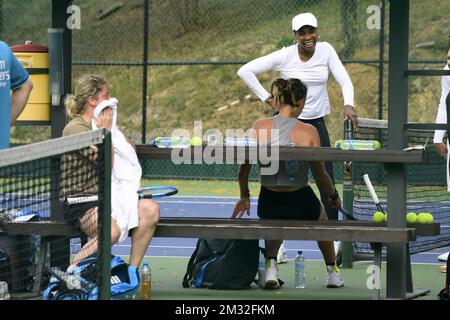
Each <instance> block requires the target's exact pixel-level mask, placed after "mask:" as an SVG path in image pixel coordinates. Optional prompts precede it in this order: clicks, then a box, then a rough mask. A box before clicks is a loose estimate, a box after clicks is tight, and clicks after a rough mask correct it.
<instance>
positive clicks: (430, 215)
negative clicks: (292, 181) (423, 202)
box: [426, 213, 433, 223]
mask: <svg viewBox="0 0 450 320" xmlns="http://www.w3.org/2000/svg"><path fill="white" fill-rule="evenodd" d="M426 217H427V223H433V215H432V214H431V213H426Z"/></svg>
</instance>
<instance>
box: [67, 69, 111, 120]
mask: <svg viewBox="0 0 450 320" xmlns="http://www.w3.org/2000/svg"><path fill="white" fill-rule="evenodd" d="M105 84H106V81H105V80H104V79H103V77H102V76H99V75H94V74H85V75H83V76H81V77H80V78H79V79H78V80H77V83H76V86H75V94H74V95H71V96H68V97H67V98H66V100H64V105H65V107H66V113H67V115H68V116H69V117H70V118H71V119H73V118H74V117H76V116H78V115H80V114H81V113H82V112H83V111H84V109H85V108H86V104H87V102H88V99H89V97H96V96H97V95H98V93H99V92H100V91H101V90H102V86H103V85H105Z"/></svg>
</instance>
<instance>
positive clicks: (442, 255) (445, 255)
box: [438, 252, 448, 261]
mask: <svg viewBox="0 0 450 320" xmlns="http://www.w3.org/2000/svg"><path fill="white" fill-rule="evenodd" d="M438 259H439V261H447V259H448V252H446V253H443V254H441V255H440V256H439V257H438Z"/></svg>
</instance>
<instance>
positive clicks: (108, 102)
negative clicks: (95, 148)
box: [92, 98, 119, 131]
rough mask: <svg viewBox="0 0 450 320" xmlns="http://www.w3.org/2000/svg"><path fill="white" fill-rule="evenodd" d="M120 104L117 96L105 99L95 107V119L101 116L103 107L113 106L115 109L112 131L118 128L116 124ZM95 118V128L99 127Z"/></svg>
mask: <svg viewBox="0 0 450 320" xmlns="http://www.w3.org/2000/svg"><path fill="white" fill-rule="evenodd" d="M118 104H119V100H117V99H116V98H111V99H109V100H103V101H102V102H101V103H100V104H99V105H98V106H97V107H95V109H94V119H98V117H99V116H100V113H101V112H102V111H103V109H105V108H111V109H112V111H113V119H112V129H111V131H113V130H114V129H115V128H116V124H117V107H118ZM94 119H92V128H94V127H95V128H97V126H96V125H95V121H94ZM94 130H95V129H94Z"/></svg>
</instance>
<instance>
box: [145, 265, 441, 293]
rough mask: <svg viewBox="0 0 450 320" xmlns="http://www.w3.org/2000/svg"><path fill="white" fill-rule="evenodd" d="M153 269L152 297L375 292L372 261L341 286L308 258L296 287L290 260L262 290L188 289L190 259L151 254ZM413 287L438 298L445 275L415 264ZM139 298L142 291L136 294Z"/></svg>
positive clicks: (349, 271)
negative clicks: (274, 285)
mask: <svg viewBox="0 0 450 320" xmlns="http://www.w3.org/2000/svg"><path fill="white" fill-rule="evenodd" d="M147 259H148V261H149V263H150V267H151V269H152V299H153V300H280V299H281V300H370V299H372V291H371V290H369V289H368V288H367V282H368V279H369V277H370V274H369V273H367V268H368V267H369V266H370V262H358V263H355V264H354V267H353V268H352V269H341V275H342V277H343V279H344V282H345V286H344V287H343V288H339V289H328V288H326V287H325V276H326V274H325V268H324V264H323V262H321V261H307V262H306V270H307V288H305V289H295V287H294V266H293V261H292V260H289V261H288V263H286V264H281V265H280V266H279V277H280V279H282V280H283V281H284V282H285V284H284V286H283V287H282V288H281V289H279V290H273V291H269V290H262V289H260V288H257V287H256V286H255V287H253V288H251V289H248V290H230V291H228V290H210V289H197V288H188V289H185V288H183V287H182V286H181V282H182V279H183V276H184V273H185V271H186V266H187V263H188V259H187V258H175V257H148V258H147ZM412 272H413V282H414V287H415V288H416V289H417V288H420V289H428V290H430V293H429V294H428V295H426V296H422V297H420V298H418V299H420V300H437V297H436V295H437V294H438V292H439V291H440V290H441V289H442V288H443V286H444V281H445V274H443V273H439V267H438V266H437V265H423V264H413V265H412ZM385 273H386V265H385V264H384V263H383V266H382V270H381V277H382V284H381V288H382V291H381V296H382V298H384V297H385V295H386V292H385V276H386V274H385ZM136 299H139V294H138V295H137V296H136Z"/></svg>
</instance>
